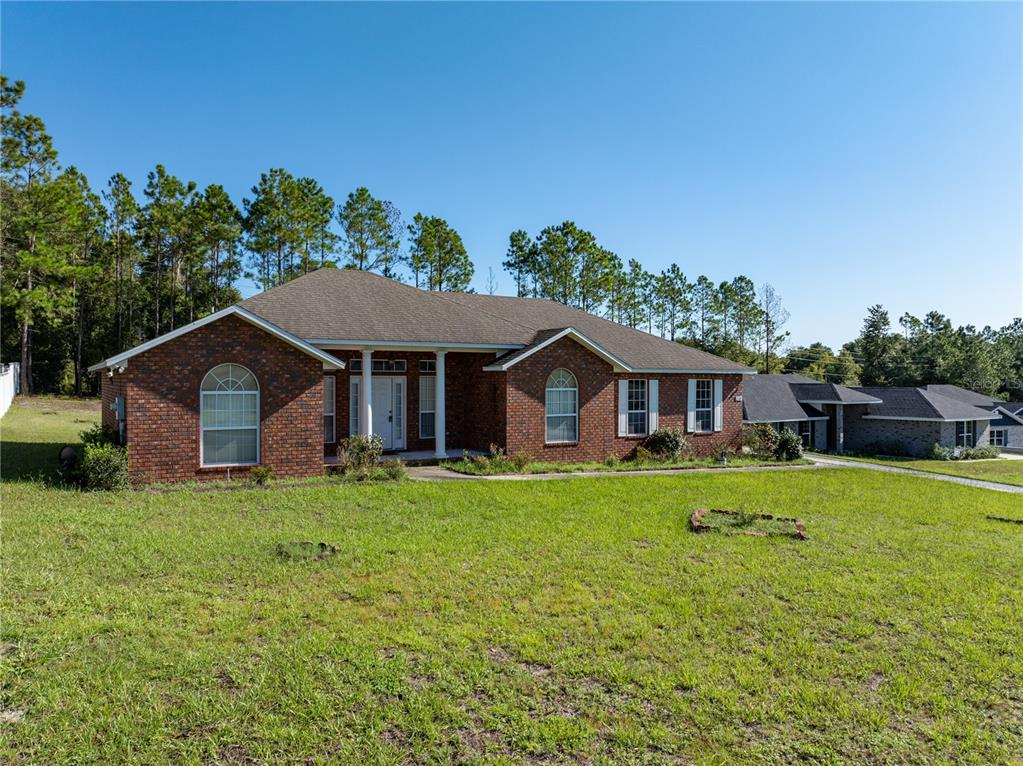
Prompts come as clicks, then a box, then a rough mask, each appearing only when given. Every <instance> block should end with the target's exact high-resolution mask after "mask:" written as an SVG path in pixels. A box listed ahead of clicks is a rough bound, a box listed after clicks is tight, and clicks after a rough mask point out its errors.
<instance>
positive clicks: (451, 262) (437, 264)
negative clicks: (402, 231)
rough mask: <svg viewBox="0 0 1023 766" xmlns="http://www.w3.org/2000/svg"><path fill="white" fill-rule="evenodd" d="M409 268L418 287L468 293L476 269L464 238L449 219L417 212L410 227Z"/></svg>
mask: <svg viewBox="0 0 1023 766" xmlns="http://www.w3.org/2000/svg"><path fill="white" fill-rule="evenodd" d="M408 232H409V267H410V269H411V270H412V273H413V278H414V279H415V283H416V286H417V287H420V286H423V285H421V282H425V287H426V288H427V289H429V290H443V291H447V292H466V291H468V289H469V283H470V282H471V281H472V275H473V273H474V271H475V269H474V267H473V264H472V261H471V260H470V258H469V254H468V252H466V249H465V245H463V244H462V238H461V236H459V234H458V232H457V231H455V230H454V229H453V228H451V226H449V225H448V222H447V221H445V220H444V219H443V218H438V217H436V216H424V215H423V214H422V213H417V214H416V215H415V217H414V218H413V219H412V223H411V224H409V226H408Z"/></svg>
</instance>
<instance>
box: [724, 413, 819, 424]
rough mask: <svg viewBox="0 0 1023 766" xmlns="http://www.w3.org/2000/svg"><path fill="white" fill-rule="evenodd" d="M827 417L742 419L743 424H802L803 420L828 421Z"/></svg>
mask: <svg viewBox="0 0 1023 766" xmlns="http://www.w3.org/2000/svg"><path fill="white" fill-rule="evenodd" d="M830 419H831V418H830V417H829V416H828V415H815V416H813V417H812V418H809V417H807V418H782V419H780V420H779V419H778V418H774V419H773V420H746V418H743V419H742V422H743V423H802V422H803V421H804V420H830Z"/></svg>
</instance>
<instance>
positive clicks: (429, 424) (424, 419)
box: [419, 368, 437, 439]
mask: <svg viewBox="0 0 1023 766" xmlns="http://www.w3.org/2000/svg"><path fill="white" fill-rule="evenodd" d="M420 369H422V368H420ZM436 429H437V378H436V376H434V375H420V376H419V438H420V439H436V438H437V430H436Z"/></svg>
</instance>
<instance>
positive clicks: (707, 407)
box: [695, 380, 714, 431]
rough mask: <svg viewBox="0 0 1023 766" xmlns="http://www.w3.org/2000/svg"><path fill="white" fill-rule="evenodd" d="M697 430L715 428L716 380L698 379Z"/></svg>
mask: <svg viewBox="0 0 1023 766" xmlns="http://www.w3.org/2000/svg"><path fill="white" fill-rule="evenodd" d="M695 411H696V430H697V431H712V430H713V429H714V381H713V380H698V381H696V407H695Z"/></svg>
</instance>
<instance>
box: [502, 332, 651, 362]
mask: <svg viewBox="0 0 1023 766" xmlns="http://www.w3.org/2000/svg"><path fill="white" fill-rule="evenodd" d="M566 337H568V338H571V339H572V340H574V341H575V342H576V343H578V344H579V345H580V346H582V347H583V348H585V349H587V350H589V351H592V352H593V353H594V354H596V355H597V356H599V357H600V358H601V359H603V360H604V361H606V362H608V363H609V364H610V365H611V366H612V368H613V369H614V371H615V372H635V370H633V369H632V368H630V367H629V366H628V365H627V364H625V362H623V361H622V360H621V359H619V358H618V357H616V356H615V355H614V354H612V353H611V352H610V351H607V350H606V349H604V348H603V347H602V346H601V345H600V344H599V343H595V342H594V341H592V340H590V339H589V338H587V337H586V336H585V335H583V334H582V333H581V332H579V331H578V330H576V329H575V328H574V327H566V328H565V329H564V330H562V331H561V332H559V333H555V334H554V335H552V336H551V337H549V338H547V340H545V341H543V342H541V343H537V344H536V345H535V346H534V347H533V348H531V349H529V351H527V352H526V353H525V354H522V355H521V356H517V357H515V358H514V359H511V360H509V361H507V362H504V363H502V364H490V365H487V366H486V367H484V368H483V370H484V371H485V372H506V371H507V370H508V369H509V368H510V367H513V366H515V365H516V364H518V363H519V362H521V361H522V360H523V359H528V358H529V357H531V356H532V355H533V354H535V353H536V352H537V351H541V350H543V349H545V348H547V347H548V346H549V345H551V344H552V343H554V342H555V341H559V340H561V339H562V338H566ZM520 348H521V347H520Z"/></svg>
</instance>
